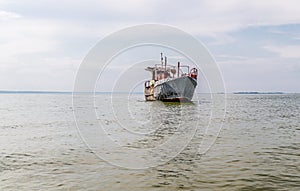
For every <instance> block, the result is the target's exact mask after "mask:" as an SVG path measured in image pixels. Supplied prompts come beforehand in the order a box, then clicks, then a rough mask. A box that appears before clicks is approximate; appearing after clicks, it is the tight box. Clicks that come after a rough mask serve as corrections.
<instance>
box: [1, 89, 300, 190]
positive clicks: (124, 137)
mask: <svg viewBox="0 0 300 191" xmlns="http://www.w3.org/2000/svg"><path fill="white" fill-rule="evenodd" d="M0 99H1V102H0V190H125V191H127V190H128V191H131V190H145V191H147V190H299V189H300V187H299V186H300V95H299V94H283V95H230V94H229V95H227V108H226V110H225V111H224V110H220V111H219V112H220V113H219V115H217V116H214V115H213V114H212V111H213V107H214V106H213V104H212V100H211V98H210V96H209V95H198V96H197V100H196V101H194V103H193V104H164V103H161V102H144V101H143V100H144V98H143V95H139V94H135V95H130V96H128V95H125V94H124V95H123V94H120V95H116V96H114V98H113V99H111V96H110V95H109V94H101V95H97V96H95V97H94V98H93V99H94V106H93V107H94V109H95V113H96V119H97V120H98V121H99V124H97V126H102V127H103V129H105V132H106V133H107V134H106V135H105V136H109V137H110V139H111V140H113V141H114V142H115V143H117V144H118V145H119V146H120V148H121V149H119V150H118V151H117V152H116V150H113V149H110V144H111V143H109V142H107V143H106V142H105V141H102V142H101V140H105V139H104V138H105V137H101V136H100V137H98V140H100V142H99V143H101V144H103V145H101V146H99V148H98V149H99V150H98V151H97V149H96V150H93V149H92V150H90V149H89V147H90V146H91V145H89V147H88V146H87V145H86V143H89V140H90V138H92V136H93V135H94V138H95V137H96V136H98V134H95V131H96V130H95V131H94V130H93V131H92V130H91V131H87V133H82V131H80V129H82V130H84V129H89V128H92V127H93V126H94V125H95V124H94V123H95V122H94V121H89V120H88V119H89V118H86V119H77V120H78V121H77V123H78V124H79V125H80V124H81V125H82V124H85V126H81V127H79V128H78V129H79V130H78V129H77V127H76V122H75V120H74V115H73V106H72V96H71V95H68V94H57V95H56V94H0ZM124 100H125V101H124ZM78 104H79V105H78V108H83V110H81V112H83V113H84V108H85V103H84V102H82V103H78ZM217 104H220V105H222V104H221V103H217ZM223 112H225V113H226V116H225V118H224V119H223V118H222V117H220V116H222V115H220V114H222V113H223ZM84 120H86V121H85V123H81V122H82V121H84ZM222 124H223V127H222V130H221V131H220V134H219V136H218V138H217V139H216V141H215V144H214V145H213V146H212V147H211V148H210V147H208V148H210V149H209V151H208V152H206V153H205V154H199V149H201V145H202V146H203V145H205V144H201V143H203V141H204V142H205V137H208V138H211V139H210V140H214V137H216V135H217V134H218V129H219V127H221V125H222ZM209 128H210V129H213V131H211V132H210V133H212V134H210V135H206V132H207V129H209ZM88 132H90V135H89V134H88ZM186 132H189V133H186ZM208 132H209V131H208ZM80 133H82V134H81V136H83V139H82V138H81V136H80ZM185 133H186V134H185ZM191 133H192V134H191ZM178 135H182V136H178ZM190 135H192V137H190ZM176 136H177V138H178V141H176V144H174V143H172V144H173V146H172V147H166V148H165V149H162V150H161V151H163V152H161V153H160V155H159V154H158V153H155V152H154V153H152V154H153V156H152V155H151V154H150V155H149V156H138V155H139V152H136V153H135V154H133V155H130V154H128V155H126V152H125V150H126V149H130V148H131V149H133V148H134V149H137V151H140V150H146V149H147V148H156V147H158V146H159V145H163V144H164V143H165V142H167V141H168V140H169V139H171V138H172V137H173V138H174V137H175V138H176ZM181 137H184V139H182V138H181ZM96 138H97V137H96ZM189 138H191V139H189ZM83 140H85V142H84V141H83ZM176 140H177V139H176ZM172 144H171V145H172ZM122 148H124V150H122ZM180 148H182V149H181V150H180ZM176 149H179V151H180V152H179V153H178V154H176V155H174V152H173V151H174V150H176ZM97 153H98V154H97ZM99 153H100V154H99ZM103 153H104V154H105V157H103V158H102V156H101V155H102V154H103ZM118 153H119V154H118ZM144 154H145V153H144ZM141 155H142V154H141ZM171 155H174V156H173V157H171V158H168V157H167V156H171ZM120 156H122V157H120ZM139 157H142V158H143V159H144V161H146V162H147V163H145V164H147V165H150V166H152V167H150V168H144V169H143V168H142V167H141V166H139V165H141V163H139V162H137V161H138V159H139ZM151 157H153V158H151ZM155 157H156V158H155ZM157 157H160V160H158V162H157V163H159V165H158V166H157V165H156V163H155V162H153V161H152V159H157ZM103 159H104V160H103ZM137 163H139V164H137ZM127 164H128V166H130V167H132V166H133V167H134V165H136V167H138V168H142V169H135V170H134V169H131V168H126V167H128V166H126V165H127ZM120 166H121V167H120Z"/></svg>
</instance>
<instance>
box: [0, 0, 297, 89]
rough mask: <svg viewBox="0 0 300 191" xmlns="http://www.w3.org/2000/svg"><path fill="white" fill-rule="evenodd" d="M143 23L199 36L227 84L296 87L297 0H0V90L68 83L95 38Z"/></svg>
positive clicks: (68, 85)
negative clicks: (166, 26) (168, 26)
mask: <svg viewBox="0 0 300 191" xmlns="http://www.w3.org/2000/svg"><path fill="white" fill-rule="evenodd" d="M147 23H156V24H165V25H170V26H173V27H176V28H179V29H181V30H183V31H185V32H187V33H189V34H191V35H193V36H194V37H195V38H196V39H197V40H199V41H200V42H202V43H203V44H204V45H205V46H206V47H207V48H208V50H209V51H210V53H211V54H212V56H213V57H214V59H215V60H216V63H217V64H218V65H219V67H220V70H221V73H222V75H223V78H224V83H225V87H226V90H227V92H236V91H264V92H266V91H282V92H290V93H294V92H298V93H300V2H299V1H297V0H273V1H262V0H252V1H249V0H247V1H244V0H226V1H213V0H191V1H177V0H174V1H170V0H169V1H164V0H128V1H121V0H98V1H96V0H85V1H83V0H78V1H71V0H61V1H50V0H41V1H35V0H26V1H21V0H0V90H40V91H47V90H48V91H72V89H73V86H74V79H75V77H76V72H77V70H78V68H79V66H80V64H81V62H82V60H83V59H84V57H85V56H86V55H87V53H88V52H89V51H90V50H91V49H92V48H93V46H95V45H96V44H97V42H99V41H100V40H101V39H103V38H104V37H105V36H107V35H109V34H111V33H113V32H116V31H118V30H121V29H123V28H126V27H129V26H134V25H139V24H147Z"/></svg>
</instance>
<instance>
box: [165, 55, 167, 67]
mask: <svg viewBox="0 0 300 191" xmlns="http://www.w3.org/2000/svg"><path fill="white" fill-rule="evenodd" d="M165 70H167V57H166V56H165Z"/></svg>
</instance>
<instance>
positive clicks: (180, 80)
mask: <svg viewBox="0 0 300 191" xmlns="http://www.w3.org/2000/svg"><path fill="white" fill-rule="evenodd" d="M160 57H161V62H160V63H159V64H156V65H154V66H153V67H147V68H146V70H147V71H149V72H151V75H152V78H151V80H148V81H146V82H145V84H144V87H145V89H144V94H145V100H146V101H155V100H160V101H163V102H190V101H191V100H192V98H193V95H194V92H195V88H196V86H197V77H198V70H197V68H192V69H191V70H190V67H189V66H187V65H181V63H180V62H178V63H177V66H175V65H169V64H168V63H167V57H166V56H165V57H163V54H162V53H161V55H160Z"/></svg>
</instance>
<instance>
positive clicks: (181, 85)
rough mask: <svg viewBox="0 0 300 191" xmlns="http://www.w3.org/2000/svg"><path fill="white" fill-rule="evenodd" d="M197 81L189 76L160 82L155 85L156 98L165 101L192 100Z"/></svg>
mask: <svg viewBox="0 0 300 191" xmlns="http://www.w3.org/2000/svg"><path fill="white" fill-rule="evenodd" d="M196 86H197V81H196V80H195V79H194V78H191V77H189V76H183V77H179V78H175V79H168V80H165V81H162V82H158V83H157V84H156V85H155V87H154V98H155V99H156V100H160V101H164V102H188V101H191V100H192V98H193V95H194V92H195V88H196Z"/></svg>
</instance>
